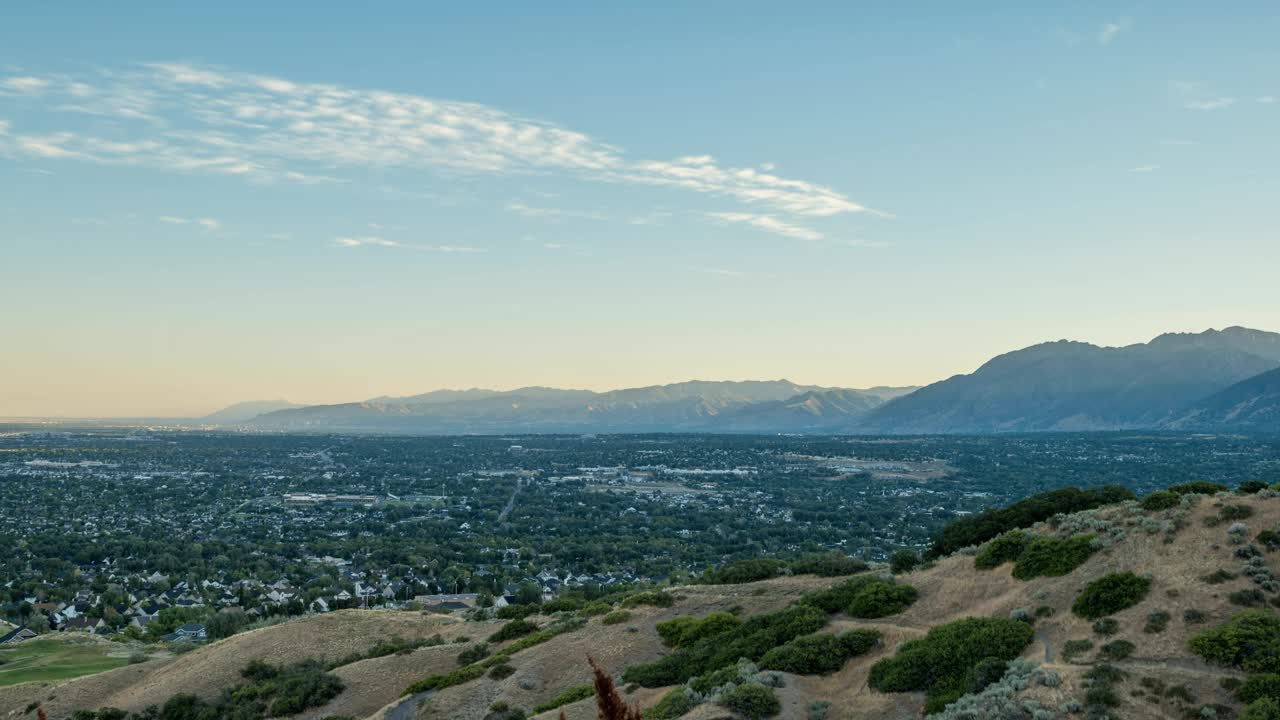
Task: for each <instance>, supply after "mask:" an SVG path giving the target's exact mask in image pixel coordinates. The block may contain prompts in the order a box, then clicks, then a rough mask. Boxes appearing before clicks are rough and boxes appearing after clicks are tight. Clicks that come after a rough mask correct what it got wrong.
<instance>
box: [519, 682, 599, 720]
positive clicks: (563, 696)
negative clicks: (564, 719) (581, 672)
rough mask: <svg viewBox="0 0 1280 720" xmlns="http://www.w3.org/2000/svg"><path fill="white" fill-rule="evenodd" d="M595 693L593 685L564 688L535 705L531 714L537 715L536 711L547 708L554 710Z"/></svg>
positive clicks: (540, 711)
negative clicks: (557, 693)
mask: <svg viewBox="0 0 1280 720" xmlns="http://www.w3.org/2000/svg"><path fill="white" fill-rule="evenodd" d="M595 694H596V689H595V686H594V685H579V686H577V687H571V688H569V689H568V690H565V691H564V692H562V693H560V694H559V695H557V696H555V697H554V698H552V699H550V700H548V701H546V702H544V703H542V704H541V705H538V706H537V707H535V708H534V709H533V714H534V715H537V714H538V713H544V712H546V711H548V710H555V709H556V708H558V707H560V706H561V705H568V704H569V703H576V702H578V701H579V700H585V699H587V698H589V697H594V696H595Z"/></svg>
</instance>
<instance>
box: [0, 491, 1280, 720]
mask: <svg viewBox="0 0 1280 720" xmlns="http://www.w3.org/2000/svg"><path fill="white" fill-rule="evenodd" d="M1196 489H1203V488H1186V489H1184V490H1187V491H1190V490H1196ZM1144 505H1146V506H1147V507H1150V508H1157V509H1144ZM1268 531H1270V533H1271V534H1267V533H1268ZM1276 531H1280V498H1278V497H1277V495H1276V493H1275V492H1274V491H1270V490H1267V491H1264V492H1262V493H1259V494H1254V495H1241V494H1232V493H1220V494H1217V495H1212V496H1210V495H1197V494H1193V493H1191V492H1187V494H1184V495H1180V494H1179V493H1176V492H1175V493H1168V494H1165V495H1161V496H1158V497H1156V498H1155V499H1154V500H1150V501H1146V502H1143V501H1132V500H1131V501H1126V502H1122V503H1118V504H1112V505H1106V506H1102V507H1098V508H1094V509H1090V510H1085V511H1082V512H1077V513H1074V514H1070V515H1059V516H1054V517H1052V518H1050V519H1049V520H1048V521H1046V522H1042V523H1039V524H1037V525H1035V526H1033V527H1030V528H1024V529H1023V530H1022V531H1021V532H1016V533H1006V534H1005V535H1001V536H998V537H996V538H994V539H993V540H990V541H987V542H986V543H984V544H983V545H982V546H979V547H967V548H964V549H961V550H959V551H958V552H954V553H952V554H950V555H948V556H946V557H942V558H940V559H937V560H935V561H933V562H930V563H926V564H925V565H923V566H921V567H919V568H917V569H916V570H914V571H912V572H909V573H904V574H901V575H899V576H897V577H896V578H893V579H892V582H890V581H887V580H882V578H883V577H884V575H885V574H887V571H886V570H884V569H873V570H871V571H868V572H864V573H861V574H859V575H855V576H853V577H852V578H821V577H815V576H782V577H777V578H773V579H769V580H764V581H760V582H754V583H745V584H739V585H694V586H687V587H680V588H673V589H672V590H671V591H670V598H669V600H670V602H667V598H656V599H655V598H642V599H641V600H639V601H634V602H630V603H619V604H618V605H617V606H615V607H612V608H609V609H608V610H609V612H608V613H607V614H603V613H602V612H589V613H586V615H589V617H585V618H583V617H580V615H581V614H580V613H577V612H574V611H573V610H566V611H564V612H561V613H559V614H558V615H556V616H550V615H535V616H533V617H532V618H531V620H532V622H533V623H534V624H536V625H537V626H538V630H539V631H538V632H533V633H532V634H527V635H523V636H522V637H518V638H511V639H503V640H502V641H500V642H494V643H492V644H490V645H489V646H488V651H489V654H488V656H487V657H480V655H481V654H480V653H476V654H475V655H476V657H473V658H470V660H472V661H474V662H473V663H472V664H460V661H459V656H460V655H461V654H462V653H463V651H464V650H466V649H468V648H472V647H474V646H475V644H476V642H477V641H480V640H482V639H485V638H488V637H489V636H491V635H493V633H495V632H497V631H498V630H499V629H500V628H501V627H503V621H486V622H481V623H476V622H460V621H457V620H451V619H442V618H438V617H432V616H425V615H421V614H416V613H392V612H360V611H346V612H342V613H334V614H331V615H325V616H318V617H314V618H307V619H303V620H299V621H295V622H292V623H288V624H285V625H281V626H277V627H272V628H264V629H262V630H256V631H253V632H250V633H246V634H244V635H240V636H236V637H233V638H230V639H228V640H225V641H222V642H219V643H215V644H212V645H210V646H208V647H206V648H203V649H201V650H197V651H195V652H192V653H189V654H187V655H183V656H181V657H178V658H175V659H172V660H165V661H152V662H149V663H145V664H143V665H139V666H129V667H126V668H120V669H117V670H112V671H110V672H105V673H101V674H99V675H94V676H90V677H84V678H78V679H73V680H69V681H66V682H63V683H61V684H58V685H55V686H44V687H41V686H37V685H34V684H25V685H15V686H12V687H9V688H0V713H8V712H10V711H16V713H17V715H21V714H22V713H23V711H24V708H25V707H26V706H27V704H28V703H30V702H32V701H34V700H43V701H44V702H45V704H46V707H47V708H48V709H49V712H50V717H51V718H54V720H57V719H58V718H62V717H67V716H69V715H70V712H71V711H72V710H75V709H83V708H90V707H97V706H104V705H111V706H115V707H120V708H123V709H125V710H130V711H138V710H141V709H143V708H145V707H146V706H147V705H151V704H157V703H162V702H163V701H164V699H166V698H167V697H168V696H170V695H173V694H175V693H178V692H192V693H196V694H198V695H202V696H205V697H213V696H214V695H216V694H217V692H218V691H220V690H221V689H223V688H227V687H231V686H233V685H235V684H236V683H237V682H238V672H239V669H240V668H242V667H243V665H244V664H245V663H247V662H248V661H249V660H253V659H265V660H267V661H269V662H273V663H285V662H296V661H298V660H303V659H307V658H314V659H319V660H327V661H330V662H333V661H335V660H336V659H337V658H342V657H345V656H347V655H349V654H350V653H351V652H362V651H364V650H366V649H367V648H368V647H369V646H371V645H372V644H373V643H374V641H376V640H377V639H386V638H392V637H405V638H423V637H428V636H431V635H434V634H441V635H442V637H443V638H444V639H446V640H455V639H457V638H459V637H462V636H466V637H468V638H469V639H470V640H471V642H470V643H465V644H464V643H458V642H449V643H447V644H443V645H438V646H434V647H424V648H420V649H418V650H415V651H413V652H410V653H407V654H403V655H388V656H385V657H379V658H375V659H368V660H361V661H359V662H354V663H350V664H346V665H343V666H341V667H338V668H337V669H335V670H333V672H334V674H336V675H338V676H339V677H340V678H341V679H342V680H343V684H344V686H345V688H346V689H345V690H343V692H341V693H340V694H339V695H338V696H337V697H335V698H334V699H333V700H331V701H330V702H328V703H327V704H326V705H325V706H323V707H319V708H313V709H311V710H308V711H307V712H305V713H303V714H302V715H300V716H299V717H307V718H323V717H326V716H331V715H343V716H350V717H368V718H379V719H380V718H386V719H387V720H415V719H421V720H430V719H432V718H450V719H454V718H456V719H459V720H466V719H468V718H474V719H476V720H481V719H484V718H489V719H490V720H496V719H497V718H513V717H518V715H517V714H515V713H513V712H512V711H511V710H508V711H506V713H505V714H504V713H503V712H501V711H496V710H493V709H492V708H501V707H503V706H505V707H507V708H512V709H520V710H523V711H532V710H533V709H534V708H538V707H547V708H550V709H546V710H545V711H543V712H541V713H539V714H537V715H536V716H535V715H533V713H532V712H528V715H529V716H530V717H537V718H539V720H542V719H543V718H545V719H546V720H552V719H553V718H556V717H558V715H559V709H554V708H552V705H554V704H555V703H556V702H557V698H562V699H563V700H566V701H569V703H568V704H567V705H565V706H564V707H563V710H564V711H565V715H566V717H567V718H569V720H575V719H579V720H589V719H590V718H594V717H595V709H594V706H593V705H592V701H591V699H589V698H588V699H579V698H580V697H581V695H580V694H575V690H576V689H578V688H581V687H582V686H584V685H588V684H590V682H591V671H590V668H589V667H588V664H587V657H588V655H590V656H591V657H593V658H594V659H595V660H596V661H597V662H598V663H599V665H600V666H601V667H603V668H604V669H605V670H606V671H608V672H609V673H611V674H613V675H614V676H615V677H617V678H620V679H621V678H625V679H626V680H627V681H634V682H633V683H632V684H627V682H622V681H621V680H620V687H624V688H625V689H626V694H625V697H626V698H627V699H628V701H631V702H636V703H638V704H640V705H641V706H642V707H644V708H647V709H648V711H649V715H648V716H649V717H669V718H674V717H684V718H686V719H689V720H697V719H698V718H703V719H710V718H724V717H729V716H731V715H732V714H733V713H731V711H730V710H729V709H727V708H726V707H725V704H728V705H733V704H734V703H739V705H737V707H739V708H740V709H741V712H739V713H738V714H737V716H739V717H752V716H753V713H752V711H751V709H750V707H751V706H748V705H746V704H742V703H743V702H745V701H744V700H743V698H744V697H746V696H747V695H751V693H748V692H746V691H743V690H740V688H742V687H744V686H755V685H761V686H764V687H765V688H767V689H765V690H761V691H760V692H761V693H763V694H765V695H771V696H772V697H773V698H775V699H776V708H770V709H771V710H772V711H773V712H774V715H773V716H775V717H780V718H799V719H801V720H804V719H806V718H812V719H813V720H819V719H822V720H840V719H843V718H914V717H920V716H921V715H922V714H923V713H924V712H925V710H926V708H928V709H929V710H931V711H934V710H942V714H941V715H939V717H947V718H958V717H971V718H979V717H981V718H988V717H990V718H1004V717H1007V718H1030V719H1032V720H1049V719H1050V718H1069V717H1108V716H1109V717H1117V718H1139V719H1144V718H1151V719H1152V720H1155V719H1156V718H1180V717H1188V718H1193V717H1194V718H1208V717H1216V718H1227V717H1234V716H1236V715H1237V714H1238V713H1240V712H1241V711H1242V710H1243V708H1244V706H1245V702H1244V701H1243V699H1252V698H1253V697H1256V696H1258V693H1259V692H1266V691H1267V690H1266V688H1267V687H1269V686H1268V685H1267V682H1268V680H1267V678H1266V677H1262V676H1260V675H1259V673H1261V672H1262V671H1263V670H1268V669H1269V668H1270V666H1269V665H1267V663H1269V662H1280V660H1277V658H1280V629H1276V632H1275V633H1274V635H1275V638H1274V639H1273V640H1268V639H1267V638H1268V634H1269V633H1271V630H1272V626H1271V625H1269V624H1267V623H1269V622H1272V621H1274V622H1275V623H1276V627H1277V628H1280V610H1278V609H1277V603H1280V601H1278V600H1277V590H1280V585H1278V584H1277V582H1276V580H1275V579H1274V573H1275V572H1276V570H1277V567H1276V566H1277V558H1278V557H1280V553H1278V552H1276V550H1275V548H1276V547H1280V536H1277V535H1276V534H1275V533H1276ZM1020 578H1025V579H1020ZM907 586H909V587H910V588H913V589H914V591H913V592H907V591H906V590H904V588H906V587H907ZM833 587H835V588H836V589H837V590H836V591H834V592H833V591H831V588H833ZM651 601H653V602H657V604H656V605H655V604H650V602H651ZM623 605H626V607H623ZM666 605H669V606H666ZM600 610H601V611H603V610H604V609H603V608H601V609H600ZM1241 612H1245V613H1250V612H1251V613H1254V614H1253V615H1248V614H1246V615H1239V613H1241ZM713 614H716V615H715V616H714V619H713V620H710V621H707V622H705V623H703V622H701V621H702V620H703V619H705V618H707V616H711V615H713ZM855 615H856V617H855ZM676 618H684V619H682V620H679V621H677V622H675V623H672V622H671V621H672V620H674V619H676ZM779 618H781V620H779ZM1231 623H1234V625H1231ZM1220 627H1228V628H1230V632H1221V631H1218V630H1217V629H1218V628H1220ZM1259 628H1260V629H1259ZM553 630H554V632H549V631H553ZM815 631H816V634H815V635H813V636H812V637H810V636H809V635H807V633H814V632H815ZM851 631H857V632H851ZM1250 631H1256V632H1255V634H1257V633H1261V635H1260V637H1261V639H1260V640H1259V639H1257V638H1255V639H1254V640H1253V641H1251V643H1250V644H1248V647H1249V648H1254V647H1264V646H1265V647H1264V650H1266V647H1269V646H1267V643H1268V642H1273V643H1274V644H1275V647H1272V648H1271V650H1274V651H1275V652H1276V656H1275V657H1272V656H1269V655H1266V654H1265V652H1263V653H1260V654H1256V656H1250V655H1248V653H1247V652H1245V651H1243V650H1241V648H1240V647H1239V646H1238V645H1239V644H1238V643H1237V644H1236V645H1232V643H1233V642H1235V639H1236V638H1239V637H1243V636H1245V635H1246V634H1247V632H1250ZM511 634H516V633H511ZM797 635H798V636H799V639H796V640H794V641H793V640H792V638H793V637H796V636H797ZM877 635H878V642H876V637H877ZM1195 638H1199V639H1195ZM1193 648H1194V649H1193ZM997 649H999V651H997ZM740 653H741V654H747V655H750V656H751V657H752V659H753V660H754V661H755V662H754V665H750V666H747V665H739V664H738V663H737V662H736V656H737V655H738V654H740ZM1241 653H1243V654H1241ZM993 654H995V655H999V657H991V655H993ZM1206 655H1207V656H1208V659H1206V657H1205V656H1206ZM1268 658H1270V659H1268ZM1011 659H1012V660H1014V662H1012V663H1010V662H1007V661H1009V660H1011ZM1274 671H1280V667H1278V668H1276V670H1274ZM1274 671H1273V672H1274ZM1251 675H1253V676H1259V677H1262V679H1261V680H1259V679H1258V678H1257V677H1255V678H1254V680H1248V678H1249V677H1250V676H1251ZM1276 682H1277V686H1278V687H1280V679H1277V681H1276ZM1238 685H1243V689H1242V688H1240V687H1237V686H1238ZM426 687H430V688H434V689H433V690H431V691H430V692H426V693H421V694H410V695H405V693H406V691H409V690H410V689H420V688H426ZM1259 688H1262V690H1259ZM752 692H755V690H752ZM49 697H53V698H54V699H52V700H49V699H47V698H49ZM1242 698H1243V699H1242ZM674 699H682V700H683V703H682V704H683V707H680V708H679V709H678V711H677V712H678V714H674V715H673V714H664V712H663V710H664V709H667V710H670V709H672V708H673V707H675V706H676V705H678V704H680V703H676V702H674ZM755 699H757V700H760V698H758V697H757V698H755ZM700 701H701V702H700ZM957 701H958V704H952V703H957ZM770 702H772V701H770ZM823 703H827V705H823ZM949 704H950V707H949V708H948V707H947V706H948V705H949ZM944 708H945V709H944ZM966 708H967V709H966ZM966 713H967V714H966ZM17 715H15V717H16V716H17Z"/></svg>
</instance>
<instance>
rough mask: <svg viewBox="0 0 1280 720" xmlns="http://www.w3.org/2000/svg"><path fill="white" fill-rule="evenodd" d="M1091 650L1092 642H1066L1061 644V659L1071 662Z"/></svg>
mask: <svg viewBox="0 0 1280 720" xmlns="http://www.w3.org/2000/svg"><path fill="white" fill-rule="evenodd" d="M1092 649H1093V641H1092V640H1068V641H1066V642H1065V643H1063V644H1062V659H1063V660H1066V661H1067V662H1073V661H1074V660H1075V659H1076V658H1077V657H1079V656H1080V655H1083V654H1084V653H1087V652H1089V651H1090V650H1092Z"/></svg>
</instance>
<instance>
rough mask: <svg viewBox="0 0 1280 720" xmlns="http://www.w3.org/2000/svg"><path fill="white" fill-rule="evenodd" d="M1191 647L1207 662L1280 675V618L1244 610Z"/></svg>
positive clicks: (1258, 611) (1192, 642)
mask: <svg viewBox="0 0 1280 720" xmlns="http://www.w3.org/2000/svg"><path fill="white" fill-rule="evenodd" d="M1189 644H1190V647H1191V650H1192V651H1193V652H1195V653H1196V654H1197V655H1200V656H1201V657H1203V658H1204V659H1206V660H1211V661H1213V662H1217V663H1221V664H1223V665H1227V666H1230V667H1235V668H1240V669H1241V670H1244V671H1246V672H1251V673H1280V615H1276V614H1275V613H1272V612H1268V611H1266V610H1242V611H1240V612H1238V613H1236V614H1235V615H1234V616H1233V617H1232V618H1231V619H1230V620H1228V621H1227V622H1225V623H1223V624H1222V625H1219V626H1218V627H1216V628H1212V629H1210V630H1205V631H1204V632H1202V633H1200V634H1198V635H1196V636H1194V637H1192V638H1191V640H1190V643H1189Z"/></svg>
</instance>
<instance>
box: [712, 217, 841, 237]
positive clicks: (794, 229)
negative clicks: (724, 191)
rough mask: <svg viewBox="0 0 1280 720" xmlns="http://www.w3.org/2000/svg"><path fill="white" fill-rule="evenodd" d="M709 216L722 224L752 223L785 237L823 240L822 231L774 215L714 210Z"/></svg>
mask: <svg viewBox="0 0 1280 720" xmlns="http://www.w3.org/2000/svg"><path fill="white" fill-rule="evenodd" d="M707 217H708V218H710V219H712V220H713V221H716V222H718V223H721V224H726V223H738V224H743V225H750V226H751V227H754V228H757V229H759V230H764V231H765V232H771V233H774V234H775V235H782V236H783V237H789V238H795V239H797V240H821V239H822V237H823V235H822V233H820V232H818V231H817V230H814V229H812V228H807V227H803V226H800V225H792V224H790V223H787V222H784V221H782V220H779V219H778V218H776V217H774V216H772V215H757V214H754V213H742V212H713V213H707Z"/></svg>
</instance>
